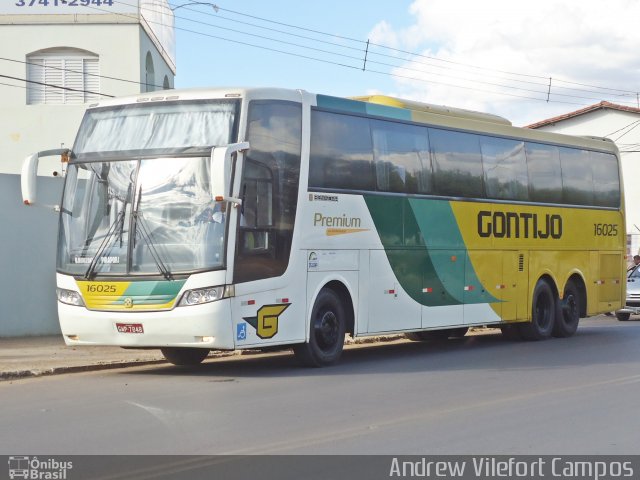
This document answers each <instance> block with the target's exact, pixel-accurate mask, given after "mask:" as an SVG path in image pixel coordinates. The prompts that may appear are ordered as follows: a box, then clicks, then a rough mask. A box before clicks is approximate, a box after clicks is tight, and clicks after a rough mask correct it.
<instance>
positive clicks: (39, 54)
mask: <svg viewBox="0 0 640 480" xmlns="http://www.w3.org/2000/svg"><path fill="white" fill-rule="evenodd" d="M82 4H86V6H82ZM174 38H175V37H174V17H173V12H172V11H171V9H170V8H169V5H168V3H167V1H166V0H101V1H99V2H98V1H91V2H89V1H85V0H48V1H40V0H38V1H32V0H11V1H9V0H2V1H1V2H0V151H2V156H0V202H1V204H2V209H1V210H0V225H2V233H0V271H2V275H0V305H2V308H0V337H8V336H21V335H43V334H54V333H57V332H59V328H58V323H57V315H56V298H55V245H56V240H57V216H56V215H55V214H54V213H52V212H51V209H48V210H47V209H44V208H36V207H33V208H32V207H25V206H23V205H22V201H21V197H20V188H19V185H20V178H19V173H20V169H21V166H22V162H23V160H24V159H25V157H26V156H27V155H29V154H31V153H34V152H37V151H41V150H50V149H56V148H60V147H61V146H62V145H63V146H64V147H65V148H71V147H72V146H73V141H74V139H75V135H76V131H77V130H78V127H79V125H80V120H81V119H82V115H83V114H84V111H85V108H86V106H87V105H88V104H91V103H93V102H95V101H96V100H97V99H98V98H101V97H103V96H122V95H132V94H138V93H143V92H152V91H155V90H161V89H168V88H173V84H174V76H175V72H176V67H175V40H174ZM61 87H62V88H61ZM54 170H60V163H59V158H48V159H43V160H42V161H41V164H40V168H39V171H38V173H39V175H41V177H39V179H38V183H39V185H38V190H39V192H38V196H39V199H40V200H41V203H44V204H57V203H59V201H60V194H61V190H62V182H61V181H60V180H59V179H54V178H52V177H51V175H52V173H53V171H54Z"/></svg>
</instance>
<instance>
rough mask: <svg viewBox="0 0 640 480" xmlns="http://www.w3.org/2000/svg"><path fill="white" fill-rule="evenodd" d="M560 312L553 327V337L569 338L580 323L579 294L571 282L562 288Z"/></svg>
mask: <svg viewBox="0 0 640 480" xmlns="http://www.w3.org/2000/svg"><path fill="white" fill-rule="evenodd" d="M560 309H561V312H560V314H559V315H558V316H557V317H556V321H555V324H554V325H553V336H554V337H560V338H565V337H570V336H571V335H573V334H574V333H576V330H577V329H578V322H580V293H579V292H578V289H577V288H576V286H575V284H574V283H573V282H572V281H569V282H567V286H566V287H564V295H563V296H562V302H561V305H560Z"/></svg>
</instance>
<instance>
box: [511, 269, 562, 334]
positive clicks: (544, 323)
mask: <svg viewBox="0 0 640 480" xmlns="http://www.w3.org/2000/svg"><path fill="white" fill-rule="evenodd" d="M557 311H558V302H557V301H556V296H555V295H554V294H553V290H551V287H550V286H549V284H548V283H547V282H546V281H545V280H538V283H536V288H534V289H533V299H532V302H531V321H530V322H526V323H521V324H520V325H519V329H520V335H521V336H522V338H523V339H524V340H532V341H535V340H545V339H547V338H549V337H550V336H551V333H552V332H553V325H554V323H555V319H556V316H557Z"/></svg>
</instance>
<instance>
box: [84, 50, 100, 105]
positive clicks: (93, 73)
mask: <svg viewBox="0 0 640 480" xmlns="http://www.w3.org/2000/svg"><path fill="white" fill-rule="evenodd" d="M98 75H100V64H99V63H98V59H97V58H85V59H84V88H85V90H88V92H87V93H85V97H84V98H85V102H95V101H97V100H99V99H100V95H98V94H99V93H100V77H99V76H98ZM89 92H93V93H89Z"/></svg>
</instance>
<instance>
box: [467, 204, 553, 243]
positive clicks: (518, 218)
mask: <svg viewBox="0 0 640 480" xmlns="http://www.w3.org/2000/svg"><path fill="white" fill-rule="evenodd" d="M478 235H479V236H480V237H482V238H489V237H493V238H541V239H547V238H553V239H555V240H557V239H559V238H562V217H561V216H560V215H557V214H548V213H546V214H544V215H538V214H537V213H517V212H500V211H497V212H490V211H488V210H481V211H479V212H478Z"/></svg>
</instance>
